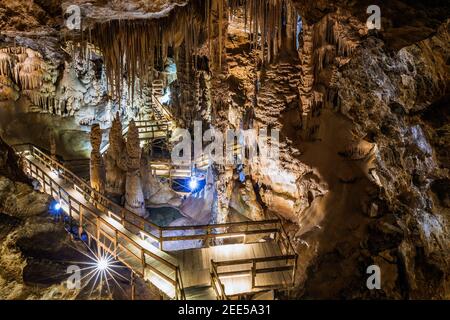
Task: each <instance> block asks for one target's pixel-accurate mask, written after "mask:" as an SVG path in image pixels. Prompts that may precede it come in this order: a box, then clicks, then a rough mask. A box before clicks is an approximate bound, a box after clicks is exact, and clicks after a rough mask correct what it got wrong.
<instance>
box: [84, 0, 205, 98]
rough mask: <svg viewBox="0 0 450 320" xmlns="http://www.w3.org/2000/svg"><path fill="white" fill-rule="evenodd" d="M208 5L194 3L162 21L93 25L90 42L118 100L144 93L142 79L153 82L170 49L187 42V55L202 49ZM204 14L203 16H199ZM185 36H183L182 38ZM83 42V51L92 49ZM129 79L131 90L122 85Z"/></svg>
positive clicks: (113, 21)
mask: <svg viewBox="0 0 450 320" xmlns="http://www.w3.org/2000/svg"><path fill="white" fill-rule="evenodd" d="M204 7H205V4H204V2H203V1H193V2H192V3H189V4H188V5H186V6H185V7H182V8H181V9H179V10H177V9H175V10H174V11H173V12H171V13H170V14H169V15H168V16H167V17H162V18H159V19H132V20H110V21H107V22H97V23H93V24H91V25H90V27H89V28H88V32H89V34H90V36H89V37H90V39H91V40H90V41H91V42H92V44H93V45H94V47H95V48H96V49H98V50H99V51H100V52H101V53H102V56H103V59H104V63H105V67H106V75H107V83H108V87H109V90H110V91H111V93H112V96H113V97H114V98H116V97H118V96H121V95H122V92H123V91H124V90H128V92H129V93H130V94H129V95H130V97H131V100H134V95H135V93H136V92H139V91H140V90H141V86H140V84H139V79H140V80H142V81H151V80H152V79H153V70H154V69H155V68H159V69H160V68H161V67H162V66H163V63H164V60H165V59H166V58H167V56H168V54H169V48H177V47H179V46H180V45H181V43H184V45H185V46H186V52H187V54H188V55H189V56H190V57H192V56H193V55H192V52H193V51H194V50H195V49H196V48H197V47H198V46H199V43H200V40H201V36H202V30H203V29H204V28H203V27H202V26H203V25H204V22H205V21H206V19H205V14H204V12H205V11H204ZM199 12H202V14H199ZM180 35H181V36H180ZM88 45H89V43H88V41H84V42H82V48H83V49H82V50H87V49H88ZM123 78H126V79H127V84H128V87H127V88H124V87H123V86H122V79H123Z"/></svg>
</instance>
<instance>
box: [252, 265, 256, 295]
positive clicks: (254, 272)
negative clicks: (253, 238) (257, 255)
mask: <svg viewBox="0 0 450 320" xmlns="http://www.w3.org/2000/svg"><path fill="white" fill-rule="evenodd" d="M255 285H256V261H255V260H253V262H252V289H253V288H254V287H255Z"/></svg>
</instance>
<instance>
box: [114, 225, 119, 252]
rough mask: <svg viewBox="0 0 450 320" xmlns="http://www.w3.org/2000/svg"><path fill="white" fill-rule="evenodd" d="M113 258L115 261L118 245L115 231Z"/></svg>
mask: <svg viewBox="0 0 450 320" xmlns="http://www.w3.org/2000/svg"><path fill="white" fill-rule="evenodd" d="M114 236H115V237H114V257H115V258H116V259H117V251H118V250H117V249H118V248H117V247H118V244H119V233H118V232H117V229H114Z"/></svg>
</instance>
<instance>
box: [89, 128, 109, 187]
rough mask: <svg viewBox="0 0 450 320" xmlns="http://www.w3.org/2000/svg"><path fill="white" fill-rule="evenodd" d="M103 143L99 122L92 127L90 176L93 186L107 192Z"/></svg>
mask: <svg viewBox="0 0 450 320" xmlns="http://www.w3.org/2000/svg"><path fill="white" fill-rule="evenodd" d="M101 143H102V131H101V129H100V125H99V124H94V125H93V126H92V128H91V146H92V151H91V159H90V178H91V187H92V189H94V190H95V191H98V192H100V193H104V192H105V179H106V176H105V165H104V163H103V158H102V155H101V154H100V145H101Z"/></svg>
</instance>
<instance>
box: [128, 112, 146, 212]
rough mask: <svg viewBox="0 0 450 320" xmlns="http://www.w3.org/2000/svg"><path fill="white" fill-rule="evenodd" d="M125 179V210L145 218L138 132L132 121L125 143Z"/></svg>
mask: <svg viewBox="0 0 450 320" xmlns="http://www.w3.org/2000/svg"><path fill="white" fill-rule="evenodd" d="M126 150H127V177H126V187H125V208H127V209H128V210H130V211H132V212H134V213H136V214H138V215H140V216H141V217H145V216H146V215H147V212H146V210H145V199H144V192H143V189H142V181H141V172H140V169H141V148H140V145H139V131H138V128H137V127H136V125H135V123H134V121H133V120H131V121H130V124H129V130H128V136H127V143H126Z"/></svg>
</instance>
